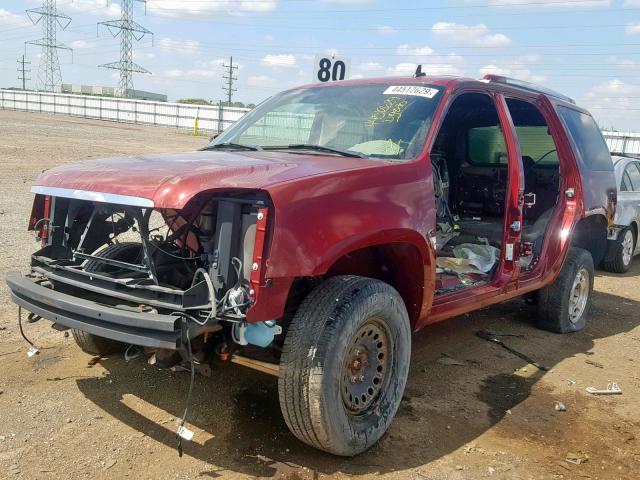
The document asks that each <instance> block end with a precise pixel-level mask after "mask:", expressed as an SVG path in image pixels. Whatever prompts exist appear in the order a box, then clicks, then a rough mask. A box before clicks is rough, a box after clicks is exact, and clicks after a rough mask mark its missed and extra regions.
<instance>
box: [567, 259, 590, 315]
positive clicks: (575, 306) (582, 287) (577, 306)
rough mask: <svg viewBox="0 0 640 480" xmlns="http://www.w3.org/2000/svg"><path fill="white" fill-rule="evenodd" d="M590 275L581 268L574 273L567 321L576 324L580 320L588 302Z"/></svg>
mask: <svg viewBox="0 0 640 480" xmlns="http://www.w3.org/2000/svg"><path fill="white" fill-rule="evenodd" d="M589 277H590V275H589V272H588V271H587V269H586V268H584V267H582V268H581V269H580V270H578V272H577V273H576V276H575V278H574V280H573V287H572V288H571V294H570V297H569V320H570V321H571V323H576V322H578V321H579V320H580V318H582V314H583V313H584V310H585V308H586V306H587V301H588V300H589V290H590V288H589V287H590V278H589Z"/></svg>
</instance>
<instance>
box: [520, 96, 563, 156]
mask: <svg viewBox="0 0 640 480" xmlns="http://www.w3.org/2000/svg"><path fill="white" fill-rule="evenodd" d="M507 107H508V108H509V113H510V114H511V119H512V120H513V125H514V126H515V128H516V135H517V137H518V141H519V143H520V153H521V154H522V158H523V159H525V157H528V158H529V159H530V161H531V162H533V163H535V164H536V165H558V164H559V160H558V152H557V150H556V144H555V142H554V141H553V137H552V136H551V133H550V132H549V128H548V127H547V122H546V121H545V119H544V117H543V116H542V114H541V113H540V111H539V110H538V109H537V108H536V106H535V105H533V104H531V103H529V102H524V101H522V100H514V99H511V98H510V99H507Z"/></svg>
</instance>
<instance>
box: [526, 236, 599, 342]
mask: <svg viewBox="0 0 640 480" xmlns="http://www.w3.org/2000/svg"><path fill="white" fill-rule="evenodd" d="M593 277H594V269H593V259H592V257H591V254H590V253H589V252H587V251H586V250H584V249H582V248H575V247H573V248H571V249H570V250H569V253H568V255H567V259H566V261H565V263H564V266H563V267H562V270H561V272H560V274H559V275H558V278H556V280H555V281H554V282H553V283H552V284H551V285H549V286H547V287H545V288H543V289H541V290H540V291H539V292H540V294H539V300H538V318H537V320H536V325H537V326H538V328H542V329H544V330H549V331H551V332H556V333H569V332H577V331H579V330H582V329H583V328H584V327H585V325H586V322H587V316H588V314H589V309H590V306H591V294H592V292H593Z"/></svg>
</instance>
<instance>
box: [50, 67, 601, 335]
mask: <svg viewBox="0 0 640 480" xmlns="http://www.w3.org/2000/svg"><path fill="white" fill-rule="evenodd" d="M416 82H424V83H425V84H430V85H438V86H441V87H443V88H444V89H445V92H444V95H443V98H442V100H441V103H440V105H439V107H438V110H437V112H436V114H435V117H434V120H433V126H432V128H431V130H430V131H429V133H428V136H427V141H426V143H425V148H424V150H423V151H422V153H421V154H420V155H419V156H418V158H417V159H415V160H413V161H409V162H404V163H401V162H383V161H379V160H366V159H358V158H346V157H336V156H330V155H320V154H316V153H313V154H304V153H286V152H265V151H258V152H233V153H231V152H219V151H206V152H204V151H203V152H193V153H182V154H172V155H151V156H145V157H128V158H118V159H106V160H99V161H87V162H82V163H75V164H72V165H67V166H63V167H58V168H54V169H52V170H49V171H47V172H45V173H43V174H42V175H41V176H40V178H39V179H38V181H37V185H44V186H51V187H61V188H71V189H79V190H90V191H98V192H104V193H114V194H121V195H132V196H138V197H143V198H148V199H151V200H153V201H154V203H155V205H156V207H157V208H171V209H181V208H183V207H185V206H186V205H187V204H188V202H189V201H190V200H191V199H192V198H193V197H194V196H195V195H197V194H199V193H202V192H206V191H214V190H217V191H221V192H224V191H225V190H227V191H228V190H238V189H253V190H256V189H258V190H263V191H265V192H267V193H268V195H269V196H270V198H271V200H272V202H273V206H274V208H273V211H269V215H268V217H269V232H271V234H270V238H267V239H265V238H264V234H266V231H267V230H266V228H267V225H266V223H265V225H259V228H258V232H259V235H260V238H261V239H260V240H259V242H257V243H256V245H258V243H260V244H262V242H263V240H265V241H268V244H269V251H268V253H267V258H262V252H263V251H264V250H263V249H262V248H260V249H256V252H257V253H256V255H258V256H257V257H256V258H255V260H256V261H258V262H260V264H261V268H260V269H259V272H258V273H259V274H260V276H259V278H258V276H256V278H254V276H253V275H252V282H251V283H252V287H253V288H254V289H255V291H256V298H255V300H256V303H255V304H254V306H253V307H252V309H251V310H250V318H249V320H250V321H259V320H268V319H274V318H278V317H280V316H281V315H282V313H283V310H284V306H285V302H286V299H287V295H288V292H289V289H290V287H291V284H292V282H293V280H294V279H295V278H297V277H306V276H318V275H323V274H325V273H326V272H327V271H329V269H330V268H331V266H332V265H333V264H334V263H335V262H336V261H338V260H339V259H341V258H342V257H343V256H344V255H346V254H348V253H350V252H354V251H355V250H358V249H362V248H364V247H368V246H373V245H380V244H388V243H405V244H409V245H412V246H414V247H415V251H417V252H418V255H419V256H418V258H416V259H415V262H417V264H418V265H421V266H422V268H423V271H424V288H423V292H424V293H423V295H422V301H421V302H419V304H418V308H417V310H418V311H419V314H418V315H417V316H418V321H417V322H416V323H415V325H414V326H415V328H416V329H418V328H420V327H422V326H424V325H426V324H428V323H432V322H435V321H438V320H442V319H444V318H448V317H452V316H455V315H459V314H461V313H465V312H468V311H471V310H476V309H478V308H481V307H483V306H486V305H490V304H493V303H496V302H500V301H503V300H506V299H508V298H511V297H514V296H516V295H521V294H523V293H526V292H527V291H531V290H534V289H537V288H541V287H542V286H544V285H546V284H548V283H549V282H551V281H553V279H554V278H555V276H556V275H557V273H558V272H559V270H560V268H561V266H562V263H563V261H564V258H565V256H566V253H567V250H568V241H569V237H570V232H571V230H572V229H573V227H574V226H575V224H576V223H577V221H578V220H579V219H581V218H583V217H584V216H585V205H584V202H583V198H584V196H585V194H584V193H583V189H582V182H591V183H589V184H592V185H602V182H605V181H606V180H602V179H600V180H599V179H598V178H596V177H597V174H594V173H590V172H582V173H581V171H580V169H579V167H578V165H577V162H576V156H575V154H574V152H573V150H572V147H571V145H570V142H569V140H568V137H567V135H566V133H565V131H564V127H563V124H562V122H561V121H560V120H559V119H558V117H557V114H556V113H555V105H556V104H563V105H569V104H567V103H565V102H563V101H561V100H557V99H554V98H552V99H551V100H550V98H551V97H547V96H545V95H544V94H541V93H535V92H531V91H527V90H524V89H521V88H518V87H513V86H508V85H503V84H498V83H483V82H478V81H476V80H470V79H451V78H442V79H434V78H418V79H415V78H401V79H393V83H394V84H404V83H411V84H415V83H416ZM368 83H389V79H374V80H358V81H349V82H340V84H352V85H353V84H368ZM299 88H304V87H299ZM318 88H338V85H337V84H330V85H323V86H318ZM468 91H476V92H486V93H489V94H490V95H491V96H492V97H493V98H494V99H495V101H496V106H497V109H498V113H499V117H500V122H501V125H502V128H503V130H504V132H505V138H506V143H507V151H508V156H509V181H508V192H507V198H506V204H505V205H506V209H507V210H506V211H507V213H506V215H505V223H504V227H505V229H504V231H505V234H504V243H503V244H506V243H513V244H514V249H515V252H514V253H515V255H516V257H515V258H516V259H517V254H518V248H519V241H520V234H519V233H518V232H514V231H513V230H511V229H510V228H509V225H510V224H511V223H512V222H514V221H518V220H519V221H521V222H522V204H521V199H522V192H523V189H524V179H523V168H522V161H521V159H520V151H519V145H518V140H517V138H516V136H515V130H514V127H513V125H512V123H511V118H510V116H509V112H508V110H507V108H506V104H505V101H504V98H505V97H514V98H520V99H524V100H528V101H531V102H533V103H536V104H537V105H538V106H539V107H540V108H541V109H542V111H543V114H544V116H545V117H546V119H547V123H548V125H549V129H550V131H551V133H552V135H553V137H554V139H555V140H556V142H557V143H558V146H559V156H560V159H561V164H562V167H561V174H562V175H561V177H562V184H561V186H560V192H564V190H566V188H569V187H572V188H574V189H575V190H576V196H575V199H574V200H569V199H567V198H566V197H565V196H564V195H563V194H562V193H561V195H560V208H557V209H556V212H555V214H554V217H553V218H552V220H551V222H550V224H549V231H550V232H552V233H551V235H550V236H549V238H548V240H547V241H545V246H544V249H543V255H542V259H541V261H540V262H539V264H538V265H537V267H536V268H535V270H534V271H533V272H531V273H528V274H527V275H520V272H519V267H518V262H517V261H507V260H506V259H505V258H504V253H503V254H502V255H503V258H502V259H501V265H500V268H499V271H498V273H497V275H495V276H494V279H493V281H492V283H490V284H487V285H483V286H479V287H475V288H470V289H466V290H461V291H457V292H454V293H450V294H447V295H443V296H440V297H438V298H437V299H435V301H434V287H435V252H434V249H433V247H432V245H431V243H430V240H429V233H430V232H433V231H434V230H435V222H436V212H435V202H434V195H433V180H432V177H431V161H430V158H429V151H430V149H431V146H432V144H433V142H434V140H435V137H436V135H437V133H438V129H439V127H440V125H441V124H442V120H443V118H444V116H445V115H446V111H447V109H448V107H449V106H450V105H451V102H452V100H453V99H454V98H455V96H457V95H458V94H460V93H462V92H468ZM571 107H572V108H577V107H575V106H573V105H571ZM598 182H600V183H598ZM603 190H604V189H603ZM594 195H595V193H594ZM592 197H593V195H592ZM592 197H589V198H590V200H589V202H590V205H591V204H598V202H600V205H603V203H602V202H601V201H600V200H599V199H598V198H596V197H593V198H592ZM609 213H610V212H609ZM265 222H266V218H265ZM562 231H564V232H565V234H563V235H560V233H559V232H562ZM503 250H504V249H503ZM256 286H257V287H258V288H256Z"/></svg>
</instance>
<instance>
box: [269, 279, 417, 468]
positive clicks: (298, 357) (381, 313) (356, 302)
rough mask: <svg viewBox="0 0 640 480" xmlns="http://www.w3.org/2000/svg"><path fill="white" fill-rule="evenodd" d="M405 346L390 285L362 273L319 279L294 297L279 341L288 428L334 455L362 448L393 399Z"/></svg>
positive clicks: (404, 328)
mask: <svg viewBox="0 0 640 480" xmlns="http://www.w3.org/2000/svg"><path fill="white" fill-rule="evenodd" d="M381 354H382V355H381ZM410 354H411V326H410V322H409V316H408V314H407V309H406V307H405V305H404V302H403V300H402V298H401V297H400V295H399V294H398V292H397V291H396V290H394V289H393V288H392V287H391V286H390V285H388V284H386V283H384V282H381V281H378V280H373V279H369V278H363V277H355V276H340V277H334V278H330V279H328V280H326V281H325V282H323V283H322V284H320V285H319V286H318V287H316V288H315V289H314V290H312V291H311V293H310V294H309V295H308V296H307V298H306V299H305V300H304V301H303V302H302V304H301V305H300V308H299V309H298V311H297V312H296V314H295V316H294V318H293V320H292V322H291V325H290V327H289V330H288V332H287V335H286V338H285V341H284V346H283V351H282V357H281V363H280V374H281V375H280V378H279V380H278V391H279V397H280V408H281V410H282V414H283V416H284V419H285V421H286V423H287V425H288V427H289V429H290V430H291V432H293V434H294V435H295V436H296V437H298V439H300V440H301V441H303V442H305V443H307V444H308V445H311V446H312V447H315V448H317V449H320V450H324V451H326V452H329V453H333V454H335V455H341V456H353V455H357V454H359V453H361V452H363V451H365V450H367V449H368V448H369V447H371V446H372V445H373V444H374V443H376V442H377V441H378V440H379V439H380V437H382V435H383V434H384V433H385V432H386V430H387V429H388V428H389V425H390V424H391V422H392V420H393V417H394V416H395V414H396V411H397V410H398V407H399V406H400V401H401V399H402V394H403V392H404V387H405V384H406V381H407V375H408V373H409V361H410ZM347 367H349V368H347ZM376 378H377V383H376ZM357 389H361V390H362V392H361V393H356V390H357ZM350 392H352V393H353V395H351V393H350ZM354 395H355V397H354ZM360 398H362V403H361V404H360V402H359V399H360Z"/></svg>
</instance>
